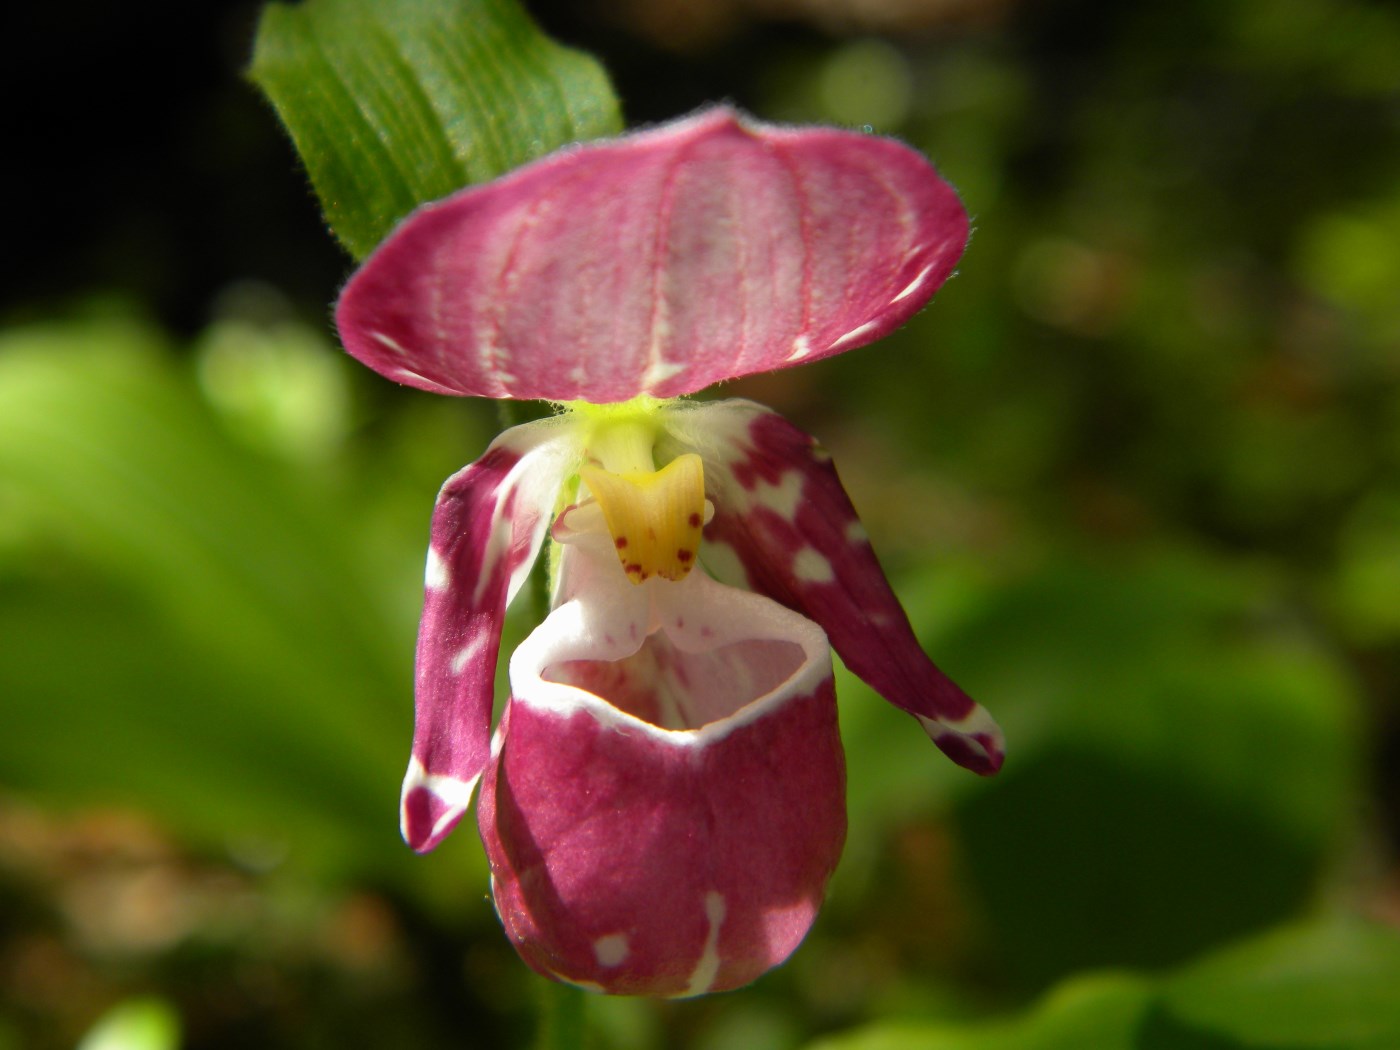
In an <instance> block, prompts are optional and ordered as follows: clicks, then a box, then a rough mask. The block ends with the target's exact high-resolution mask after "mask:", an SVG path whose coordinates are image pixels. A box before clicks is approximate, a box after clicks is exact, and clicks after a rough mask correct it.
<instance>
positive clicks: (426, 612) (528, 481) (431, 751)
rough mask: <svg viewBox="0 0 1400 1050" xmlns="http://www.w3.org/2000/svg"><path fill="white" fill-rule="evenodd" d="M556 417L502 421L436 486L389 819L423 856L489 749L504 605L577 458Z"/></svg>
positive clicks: (452, 820)
mask: <svg viewBox="0 0 1400 1050" xmlns="http://www.w3.org/2000/svg"><path fill="white" fill-rule="evenodd" d="M578 456H579V448H578V442H577V437H576V435H575V434H574V433H573V428H572V427H571V426H570V425H569V422H568V420H567V419H560V418H557V417H556V418H551V419H543V420H538V421H536V422H533V423H526V424H523V425H521V426H518V427H512V428H511V429H510V430H507V431H506V432H505V433H503V434H501V435H500V436H499V437H497V438H496V440H495V441H493V442H492V443H491V445H490V446H489V447H488V448H487V450H486V452H485V453H484V454H483V455H482V457H481V458H480V459H478V460H477V461H476V462H475V463H473V464H471V465H470V466H468V467H465V468H463V469H462V470H460V471H458V472H457V473H456V474H454V475H453V476H452V477H451V478H449V479H448V480H447V482H446V484H444V485H443V486H442V489H441V491H440V492H439V493H438V498H437V503H436V505H435V506H434V509H433V520H432V525H431V529H430V533H431V535H430V542H429V547H428V560H427V568H426V570H425V573H424V598H423V618H422V620H421V622H420V624H419V628H418V650H417V657H416V661H415V667H414V726H413V753H412V757H411V758H410V759H409V763H408V771H407V773H406V774H405V775H404V781H403V789H402V792H401V796H400V805H399V826H400V830H401V832H402V834H403V837H404V841H406V842H407V843H408V844H409V845H410V846H411V847H413V849H415V850H417V851H418V852H420V853H425V852H427V851H428V850H431V849H432V848H433V847H435V846H436V845H437V844H438V843H439V842H441V841H442V839H443V838H444V837H445V836H446V835H447V834H448V832H450V831H451V830H452V828H453V827H455V826H456V824H457V822H458V821H459V820H460V819H461V817H462V814H463V813H465V812H466V810H467V808H468V806H470V804H471V797H472V792H473V789H474V788H475V786H476V783H477V781H478V779H479V778H480V776H481V772H482V770H483V769H484V768H485V766H486V763H487V760H488V758H489V752H490V733H491V710H492V706H493V700H494V691H495V678H496V659H497V656H498V653H499V650H500V645H501V626H502V623H503V622H504V620H505V611H506V607H507V606H508V605H509V604H510V602H511V600H512V599H513V598H514V597H515V595H516V594H517V593H518V592H519V590H520V588H521V585H522V584H523V583H524V581H525V579H526V577H527V576H528V575H529V572H530V567H531V566H532V565H533V564H534V562H535V558H536V556H537V555H538V553H539V549H540V545H541V543H542V542H543V540H544V536H545V532H546V530H547V529H548V527H549V524H550V520H551V518H552V517H553V514H554V510H555V505H556V501H557V498H558V494H559V490H560V486H561V485H562V484H563V481H564V479H565V478H566V476H567V475H568V474H569V473H570V472H571V471H572V470H573V469H574V467H575V466H576V465H577V460H578Z"/></svg>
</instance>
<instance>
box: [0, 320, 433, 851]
mask: <svg viewBox="0 0 1400 1050" xmlns="http://www.w3.org/2000/svg"><path fill="white" fill-rule="evenodd" d="M0 522H3V525H0V638H4V639H5V651H6V657H5V659H4V660H2V661H0V696H4V698H5V723H6V729H5V732H4V733H3V734H0V780H3V781H4V783H6V784H7V785H9V786H11V787H12V788H13V789H17V790H20V791H24V792H34V793H43V794H45V795H46V796H47V797H49V798H50V799H57V800H66V801H69V802H76V803H92V802H95V801H101V802H104V803H114V804H127V805H144V806H148V807H149V808H151V810H152V811H153V812H155V813H157V814H158V815H160V816H161V817H163V818H164V819H167V820H171V821H173V822H175V823H177V824H178V825H179V826H181V827H182V828H185V829H187V830H189V831H191V832H193V833H194V834H195V835H196V837H197V838H198V839H200V840H201V841H203V842H206V843H216V844H236V843H237V842H238V841H240V840H245V841H253V842H256V841H262V842H270V843H272V844H275V845H276V846H277V847H278V849H280V850H282V851H285V852H287V853H289V854H292V855H293V856H295V857H296V858H297V859H298V860H300V861H302V862H303V863H306V862H310V863H311V864H313V865H315V866H318V867H326V866H329V865H332V864H334V863H335V862H337V861H341V862H343V861H344V860H345V859H347V858H350V857H353V858H355V860H356V861H357V862H365V863H370V864H374V865H379V864H381V863H383V864H387V865H394V864H396V863H398V862H397V860H396V858H397V857H398V856H399V855H400V854H406V853H407V851H406V850H403V848H402V845H401V844H400V843H399V842H398V841H397V834H396V829H395V826H394V825H395V819H394V795H395V792H396V785H397V781H398V779H399V776H400V769H401V766H402V762H403V754H402V748H403V747H404V746H405V742H406V740H407V739H408V737H407V733H408V726H409V724H410V722H411V709H412V701H411V695H412V692H411V691H412V684H411V683H412V672H411V666H410V665H411V658H412V657H411V654H412V630H413V621H412V611H411V610H412V606H413V604H415V603H416V595H415V594H414V592H415V590H416V585H415V583H414V575H415V571H414V570H413V569H411V568H408V566H410V565H412V564H414V563H416V562H418V561H419V560H421V551H420V550H418V549H416V548H418V547H419V545H420V544H421V535H415V536H413V537H411V538H408V539H406V540H405V542H404V546H405V553H404V560H405V569H406V570H407V571H406V572H405V573H404V575H403V578H402V579H401V580H398V581H397V582H395V581H391V580H388V579H385V578H383V577H382V576H380V575H376V574H375V573H374V572H373V571H372V565H373V564H376V563H375V562H374V560H373V559H371V558H369V557H366V555H365V551H364V549H363V548H362V547H361V546H360V543H361V530H360V528H359V526H358V522H357V518H356V516H355V515H354V513H353V511H352V508H350V507H349V506H347V504H346V502H345V501H344V500H343V498H338V497H337V494H336V493H335V492H334V490H333V489H331V488H330V487H328V486H323V485H320V484H318V483H317V479H316V477H315V475H298V474H295V473H293V472H291V470H290V469H282V468H280V467H279V465H278V464H276V463H274V462H273V461H270V460H268V459H266V458H263V457H259V456H257V455H255V454H254V453H252V452H251V451H249V450H248V449H246V448H245V447H244V446H242V445H241V444H239V443H238V442H236V441H234V440H233V439H232V438H231V437H229V436H228V434H227V433H226V432H224V431H223V430H221V429H220V427H219V426H218V424H217V423H216V421H215V419H214V418H213V416H212V414H211V413H210V412H209V411H208V409H207V408H205V407H203V406H202V405H201V403H200V401H199V398H198V395H197V393H196V392H195V389H194V384H193V383H192V382H191V381H190V378H189V376H188V375H186V374H184V373H183V372H181V371H179V370H177V369H176V368H175V367H174V366H173V364H172V361H171V358H170V356H169V355H167V354H166V353H164V352H163V347H162V346H161V344H160V342H159V341H158V340H157V339H156V338H154V337H153V336H152V335H151V334H150V333H149V332H148V331H146V330H144V329H142V328H141V327H139V326H136V325H132V324H112V323H90V324H69V325H54V326H49V327H43V328H32V329H25V330H19V331H15V332H12V333H9V334H8V335H6V336H5V338H4V339H3V340H0Z"/></svg>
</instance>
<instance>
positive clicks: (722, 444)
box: [658, 399, 1005, 775]
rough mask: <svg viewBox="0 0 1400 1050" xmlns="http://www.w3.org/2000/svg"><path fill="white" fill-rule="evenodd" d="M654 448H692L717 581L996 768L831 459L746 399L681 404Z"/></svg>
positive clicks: (979, 726) (975, 761)
mask: <svg viewBox="0 0 1400 1050" xmlns="http://www.w3.org/2000/svg"><path fill="white" fill-rule="evenodd" d="M665 425H666V429H667V437H666V438H664V439H662V440H661V441H660V442H659V443H658V450H659V451H660V452H661V454H662V455H675V454H677V453H678V452H681V451H684V452H696V453H698V454H699V455H700V457H701V459H702V461H703V463H704V469H705V479H706V488H707V491H708V493H709V495H710V497H711V499H712V500H713V502H714V507H715V515H714V518H713V520H712V521H711V522H710V523H709V524H708V525H707V526H706V527H705V543H704V547H703V548H702V551H703V554H702V557H703V558H704V560H705V564H706V565H707V566H709V568H710V570H711V571H712V572H714V573H715V574H716V575H717V576H719V577H720V578H721V579H724V580H725V581H726V582H729V583H731V584H734V585H737V586H742V587H748V588H751V589H752V590H755V591H757V592H759V593H760V594H765V595H767V596H769V597H770V598H772V599H774V600H775V601H777V602H780V603H782V604H783V605H785V606H787V607H788V608H791V609H795V610H797V611H798V612H800V613H802V614H803V615H805V616H808V617H810V618H812V619H813V620H815V621H816V622H817V623H819V624H821V625H822V627H823V628H824V629H825V631H826V633H827V636H828V637H829V638H830V640H831V645H832V648H834V649H835V650H836V651H837V652H838V653H839V654H840V655H841V659H842V660H843V661H844V662H845V664H846V666H847V667H849V668H850V669H851V670H852V671H853V672H854V673H855V674H856V675H858V676H859V677H860V678H862V679H863V680H864V681H865V682H866V683H867V684H868V685H870V686H871V688H873V689H874V690H875V691H876V692H877V693H879V694H880V695H881V696H883V697H884V698H885V699H886V700H888V701H889V702H890V703H892V704H894V705H895V706H896V707H899V708H902V709H903V710H905V711H907V712H908V713H909V714H911V715H913V716H914V718H915V719H916V720H917V721H918V722H919V724H920V726H922V727H923V729H924V731H925V732H926V733H927V734H928V735H929V738H930V739H931V740H932V741H933V742H934V744H936V745H937V746H938V748H939V749H940V750H941V751H943V753H944V754H946V755H947V756H948V757H949V758H951V759H952V760H953V761H954V762H956V763H958V764H959V765H961V766H963V767H965V768H967V769H970V770H972V771H973V772H974V773H980V774H983V775H987V774H992V773H995V772H996V771H997V770H998V769H1000V768H1001V763H1002V759H1003V755H1004V749H1005V745H1004V741H1003V738H1002V734H1001V730H1000V728H999V727H998V726H997V724H996V722H995V720H994V719H993V718H992V716H991V715H990V714H988V713H987V711H986V710H985V709H984V708H983V707H982V706H981V705H980V704H977V703H976V702H974V701H973V700H972V699H971V697H969V696H968V695H967V694H966V693H964V692H963V691H962V689H961V688H959V687H958V685H957V684H956V683H955V682H954V681H953V680H952V679H950V678H949V677H948V676H947V675H946V674H944V673H943V672H942V671H941V670H940V669H939V668H938V666H937V665H936V664H935V663H934V662H933V661H932V660H930V659H929V657H928V656H927V654H925V653H924V651H923V649H922V647H921V646H920V645H919V640H918V638H917V637H916V636H915V634H914V630H913V628H912V627H911V626H910V623H909V617H908V616H907V615H906V614H905V612H904V609H903V607H902V606H901V605H900V604H899V599H898V598H897V597H896V596H895V594H894V591H893V590H892V589H891V587H890V584H889V581H888V580H887V579H886V577H885V574H884V571H883V570H882V569H881V568H880V563H879V561H878V560H877V559H876V557H875V552H874V550H873V548H872V547H871V546H870V540H869V537H868V536H867V534H866V531H865V528H864V527H863V526H862V525H861V522H860V518H859V516H858V515H857V514H856V510H855V507H854V506H852V504H851V500H850V497H849V496H847V495H846V490H845V488H844V486H843V485H842V484H841V480H840V478H839V477H838V476H837V474H836V468H835V467H834V466H833V464H832V462H831V457H830V456H829V455H828V454H827V453H826V451H825V450H824V449H822V447H821V446H820V445H818V444H817V442H816V440H815V439H814V438H812V437H811V436H810V435H808V434H805V433H803V432H802V431H801V430H799V429H797V428H796V427H795V426H793V425H792V424H791V423H789V422H788V421H787V420H785V419H784V418H783V417H782V416H780V415H778V414H777V413H776V412H773V411H772V410H770V409H767V408H764V407H763V406H762V405H758V404H755V403H754V402H752V401H743V400H739V399H734V400H728V401H716V402H709V403H705V404H689V403H680V404H677V405H676V406H674V407H673V409H672V410H671V411H669V412H667V413H666V415H665Z"/></svg>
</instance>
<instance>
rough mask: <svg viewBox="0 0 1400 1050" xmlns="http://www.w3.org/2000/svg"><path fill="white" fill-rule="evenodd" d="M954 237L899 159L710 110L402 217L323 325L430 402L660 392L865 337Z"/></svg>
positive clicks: (929, 190) (932, 286)
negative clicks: (455, 397) (331, 322)
mask: <svg viewBox="0 0 1400 1050" xmlns="http://www.w3.org/2000/svg"><path fill="white" fill-rule="evenodd" d="M967 231H968V225H967V216H966V213H965V212H964V211H963V208H962V205H961V204H960V203H959V201H958V198H957V195H956V194H955V193H954V192H953V190H952V188H951V187H949V186H948V184H947V183H945V182H944V181H943V180H942V179H941V178H940V177H939V176H938V174H937V173H936V172H935V171H934V169H933V167H932V166H931V165H930V164H929V162H928V161H927V160H926V159H925V158H924V157H923V156H922V155H921V154H919V153H918V152H916V151H914V150H912V149H910V148H909V147H907V146H905V145H903V144H901V143H899V142H895V141H893V140H891V139H885V138H879V137H876V136H872V135H865V134H859V133H856V132H850V131H841V130H836V129H831V128H783V127H775V126H772V125H766V124H760V123H757V122H755V121H751V120H748V119H741V118H740V117H739V116H738V115H737V114H736V113H735V112H734V111H733V110H730V109H728V108H723V107H721V108H716V109H710V110H706V111H704V112H701V113H699V114H697V115H695V116H693V117H690V118H688V119H685V120H680V121H675V122H673V123H670V124H666V125H663V126H661V127H659V128H656V129H654V130H652V131H648V132H643V133H640V134H634V135H628V136H624V137H622V138H619V139H614V140H608V141H604V142H598V143H591V144H589V145H586V146H582V147H577V148H574V149H570V150H565V151H561V152H558V153H555V154H552V155H550V156H549V157H546V158H544V159H543V160H540V161H538V162H536V163H534V164H531V165H529V166H527V167H525V168H521V169H519V170H518V171H515V172H513V173H511V174H509V175H507V176H505V177H504V178H501V179H499V180H497V181H496V182H493V183H489V184H487V185H484V186H480V187H475V188H471V189H467V190H463V191H462V192H460V193H457V194H455V195H453V196H451V197H448V198H446V199H445V200H442V201H439V202H437V203H435V204H431V205H428V206H426V207H424V208H421V209H420V210H419V211H417V212H415V213H414V214H413V215H412V216H410V217H409V218H408V219H407V220H406V221H405V222H404V223H403V224H402V225H400V226H399V227H398V229H396V230H395V231H394V233H393V234H391V235H390V237H389V238H388V239H387V240H386V241H385V242H384V243H383V244H381V245H380V247H379V248H378V249H377V250H376V251H375V252H374V253H373V254H372V255H371V256H370V258H369V259H368V260H367V261H366V262H365V264H364V265H363V266H362V267H361V268H360V270H359V271H358V272H357V273H356V274H355V275H354V277H352V278H351V280H350V282H349V284H348V285H347V286H346V288H345V290H344V291H343V293H342V294H341V297H340V302H339V304H338V306H337V310H336V323H337V324H338V325H339V328H340V334H341V338H342V339H343V341H344V343H345V347H346V349H347V350H348V351H349V352H350V353H351V354H353V355H354V356H355V357H357V358H359V359H360V360H361V361H363V362H364V363H365V364H367V365H369V366H370V367H371V368H373V369H375V370H376V371H378V372H380V373H381V374H383V375H385V376H387V377H388V378H390V379H393V380H396V381H398V382H401V383H407V384H409V385H410V386H416V387H420V388H422V389H425V390H431V391H435V392H438V393H452V394H467V395H477V396H483V397H512V398H544V399H549V400H557V401H566V400H576V399H583V400H589V401H594V402H613V401H623V400H626V399H629V398H632V397H635V396H637V395H639V394H651V395H654V396H658V397H671V396H675V395H679V394H684V393H690V392H694V391H697V390H700V389H703V388H704V387H707V386H710V385H711V384H713V383H716V382H719V381H720V380H724V379H729V378H733V377H735V376H740V375H747V374H749V373H752V372H762V371H768V370H771V369H776V368H783V367H786V366H788V365H793V364H798V363H801V362H805V361H812V360H817V359H819V358H822V357H827V356H830V355H832V354H836V353H840V352H842V351H845V350H849V349H852V348H854V347H857V346H861V345H863V344H865V343H868V342H871V341H872V340H874V339H878V338H879V337H880V336H882V335H884V334H886V333H887V332H889V331H891V330H892V329H894V328H895V327H897V326H898V325H900V324H902V323H903V322H904V321H905V320H907V319H908V318H909V317H910V316H911V315H912V314H913V313H914V312H915V311H917V310H918V309H919V308H920V307H921V306H923V305H924V303H926V302H927V301H928V299H929V298H930V297H931V296H932V295H933V293H934V292H935V291H936V290H937V289H938V287H939V286H940V285H941V284H942V283H943V281H944V280H945V279H946V278H947V277H948V275H949V273H951V272H952V269H953V266H954V265H955V264H956V262H957V260H958V257H959V256H960V255H961V253H962V250H963V247H964V245H965V243H966V241H967Z"/></svg>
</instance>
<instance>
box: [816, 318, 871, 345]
mask: <svg viewBox="0 0 1400 1050" xmlns="http://www.w3.org/2000/svg"><path fill="white" fill-rule="evenodd" d="M877 324H878V322H876V321H866V322H865V324H863V325H861V326H860V327H859V328H852V329H851V330H850V331H849V332H847V333H846V334H845V335H843V336H842V337H841V338H840V339H838V340H836V341H835V342H834V343H832V344H831V346H830V347H829V348H828V349H831V350H839V349H840V348H841V347H843V346H845V345H846V344H847V343H853V342H855V341H856V340H857V339H861V338H863V337H864V336H865V335H866V333H868V332H872V331H874V330H875V328H876V326H877Z"/></svg>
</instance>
